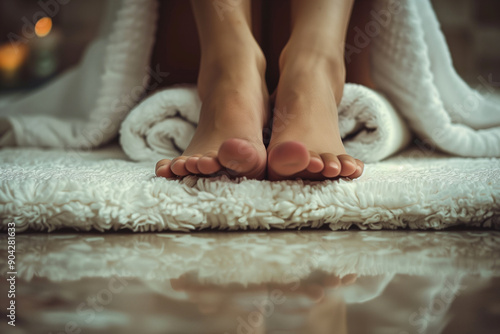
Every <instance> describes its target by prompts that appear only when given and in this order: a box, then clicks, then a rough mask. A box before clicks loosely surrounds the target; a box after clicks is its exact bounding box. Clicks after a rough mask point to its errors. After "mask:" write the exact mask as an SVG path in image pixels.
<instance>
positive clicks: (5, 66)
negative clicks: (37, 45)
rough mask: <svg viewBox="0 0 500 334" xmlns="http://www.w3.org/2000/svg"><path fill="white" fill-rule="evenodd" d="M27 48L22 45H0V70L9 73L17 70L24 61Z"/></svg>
mask: <svg viewBox="0 0 500 334" xmlns="http://www.w3.org/2000/svg"><path fill="white" fill-rule="evenodd" d="M27 55H28V47H27V46H26V45H24V44H10V43H8V44H7V43H6V44H2V45H0V70H3V71H6V72H11V71H15V70H17V69H18V68H19V67H20V66H21V65H22V64H23V63H24V61H25V60H26V56H27Z"/></svg>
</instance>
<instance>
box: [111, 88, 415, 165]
mask: <svg viewBox="0 0 500 334" xmlns="http://www.w3.org/2000/svg"><path fill="white" fill-rule="evenodd" d="M200 109H201V101H200V99H199V97H198V93H197V90H196V87H195V86H175V87H171V88H167V89H165V90H162V91H159V92H157V93H155V94H153V95H151V96H150V97H148V98H146V99H145V100H144V101H142V102H141V103H140V104H138V105H137V106H136V107H135V108H134V109H133V110H132V111H131V113H130V114H129V115H128V116H127V118H126V119H125V121H123V123H122V126H121V129H120V143H121V145H122V147H123V150H124V151H125V153H126V154H127V155H128V156H129V157H130V158H131V159H133V160H137V161H149V160H151V161H157V160H160V159H164V158H170V159H171V158H174V157H176V156H179V155H180V154H181V153H182V151H184V150H185V149H186V147H187V146H188V144H189V142H190V141H191V138H192V137H193V135H194V132H195V130H196V124H197V122H198V118H199V114H200ZM339 128H340V135H341V137H342V138H344V139H345V140H344V145H345V148H346V150H347V152H348V153H349V154H351V155H352V156H354V157H356V158H358V159H361V160H362V161H364V162H375V161H380V160H382V159H384V158H387V157H389V156H390V155H392V154H394V153H396V152H397V151H399V150H400V149H402V148H403V147H405V146H406V145H407V144H408V143H409V141H410V138H411V136H410V132H409V130H408V127H407V126H406V124H405V123H404V121H403V120H402V119H401V117H400V116H399V114H398V113H397V112H396V111H395V110H394V108H393V107H392V105H391V104H390V103H389V102H388V101H387V99H386V98H385V97H384V96H382V95H381V94H379V93H377V92H375V91H373V90H371V89H369V88H366V87H364V86H360V85H355V84H346V85H345V88H344V96H343V97H342V101H341V103H340V106H339Z"/></svg>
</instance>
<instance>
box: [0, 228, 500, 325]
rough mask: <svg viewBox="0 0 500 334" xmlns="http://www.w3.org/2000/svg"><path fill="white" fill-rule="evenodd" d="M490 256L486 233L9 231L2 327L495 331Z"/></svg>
mask: <svg viewBox="0 0 500 334" xmlns="http://www.w3.org/2000/svg"><path fill="white" fill-rule="evenodd" d="M0 249H2V254H4V255H5V254H7V252H6V250H7V245H6V243H2V244H1V246H0ZM499 255H500V232H493V231H447V232H414V231H413V232H404V231H401V232H399V231H398V232H393V231H370V232H364V231H348V232H332V231H326V230H323V231H297V232H267V233H220V232H218V233H196V234H129V233H127V234H112V233H107V234H95V233H92V234H73V233H68V234H63V233H58V234H18V235H17V236H16V270H17V276H16V286H15V287H16V296H15V301H16V326H15V327H12V326H9V325H7V321H6V320H5V319H6V314H5V312H6V311H5V305H7V304H6V302H3V301H5V300H6V298H5V297H6V295H7V291H8V289H9V286H8V282H7V281H6V279H2V280H1V282H0V291H1V293H2V297H1V298H0V300H2V310H1V311H0V313H2V318H3V319H2V322H1V324H0V332H1V333H54V334H56V333H57V334H59V333H176V334H177V333H221V334H225V333H245V334H250V333H256V334H257V333H259V334H260V333H276V334H278V333H280V334H282V333H384V334H385V333H396V334H405V333H498V328H499V326H500V279H499V276H500V258H499ZM4 258H6V256H4ZM0 264H1V269H2V273H6V272H8V271H9V270H8V267H7V263H6V260H5V259H0Z"/></svg>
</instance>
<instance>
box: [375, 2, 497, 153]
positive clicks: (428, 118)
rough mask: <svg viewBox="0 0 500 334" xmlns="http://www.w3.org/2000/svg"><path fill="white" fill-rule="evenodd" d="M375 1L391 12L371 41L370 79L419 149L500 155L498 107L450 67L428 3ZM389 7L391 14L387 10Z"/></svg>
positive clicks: (381, 9)
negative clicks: (415, 137)
mask: <svg viewBox="0 0 500 334" xmlns="http://www.w3.org/2000/svg"><path fill="white" fill-rule="evenodd" d="M391 3H392V4H394V1H393V0H378V1H376V3H375V8H374V10H375V12H378V13H385V14H387V13H389V14H387V15H388V19H387V21H386V22H387V23H386V24H380V25H378V27H379V29H380V33H379V34H378V35H377V36H375V37H374V38H373V45H372V50H373V52H372V63H373V79H374V81H375V83H376V85H377V87H378V88H379V89H380V90H381V91H382V92H384V93H385V94H386V96H387V97H388V98H389V100H390V101H391V102H392V103H394V105H395V107H396V108H397V110H399V111H400V112H401V113H402V115H403V116H404V117H405V118H406V119H407V120H408V124H409V126H410V127H411V129H412V130H413V131H414V132H415V133H416V134H417V135H418V137H419V141H420V143H418V144H419V146H420V147H425V148H426V149H428V150H432V151H434V150H436V149H439V150H441V151H445V152H448V153H451V154H455V155H461V156H469V157H487V156H489V157H499V156H500V103H498V102H495V95H492V94H488V95H481V94H479V92H477V91H475V90H473V89H471V88H470V87H469V86H467V84H465V82H464V81H463V80H462V79H461V78H460V77H459V76H458V75H457V73H456V71H455V70H454V68H453V64H452V59H451V56H450V52H449V50H448V47H447V45H446V40H445V38H444V36H443V34H442V32H441V29H440V27H439V22H438V20H437V18H436V15H435V13H434V11H433V9H432V6H431V3H430V2H429V1H421V0H418V1H417V0H414V1H411V0H407V1H398V2H397V3H399V6H397V7H394V6H392V7H391ZM388 8H389V9H390V10H388Z"/></svg>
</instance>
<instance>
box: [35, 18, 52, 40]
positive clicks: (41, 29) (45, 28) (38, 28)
mask: <svg viewBox="0 0 500 334" xmlns="http://www.w3.org/2000/svg"><path fill="white" fill-rule="evenodd" d="M50 30H52V20H51V19H50V17H42V18H41V19H40V20H38V21H37V23H36V24H35V34H36V35H37V36H38V37H44V36H47V35H48V34H49V32H50Z"/></svg>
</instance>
